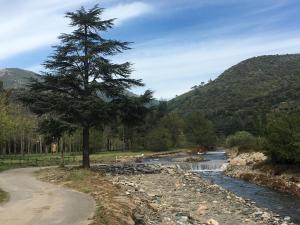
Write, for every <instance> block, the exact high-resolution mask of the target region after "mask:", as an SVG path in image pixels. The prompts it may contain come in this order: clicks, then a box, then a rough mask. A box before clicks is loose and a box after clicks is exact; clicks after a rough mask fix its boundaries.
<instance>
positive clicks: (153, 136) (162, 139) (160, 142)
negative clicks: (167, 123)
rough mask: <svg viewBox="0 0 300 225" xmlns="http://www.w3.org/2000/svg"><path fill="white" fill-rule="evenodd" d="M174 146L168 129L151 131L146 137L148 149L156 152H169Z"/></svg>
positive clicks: (161, 128) (162, 128) (158, 128)
mask: <svg viewBox="0 0 300 225" xmlns="http://www.w3.org/2000/svg"><path fill="white" fill-rule="evenodd" d="M171 145H172V141H171V135H170V133H169V131H168V129H166V128H164V127H157V128H154V129H153V130H151V131H150V132H149V133H148V134H147V137H146V148H147V149H148V150H154V151H164V150H168V149H169V148H170V147H171Z"/></svg>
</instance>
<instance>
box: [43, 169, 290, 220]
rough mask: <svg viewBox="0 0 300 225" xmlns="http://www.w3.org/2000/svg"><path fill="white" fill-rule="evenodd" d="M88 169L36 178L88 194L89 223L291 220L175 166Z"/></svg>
mask: <svg viewBox="0 0 300 225" xmlns="http://www.w3.org/2000/svg"><path fill="white" fill-rule="evenodd" d="M93 170H94V171H86V170H81V169H46V170H42V171H40V172H39V175H38V176H39V178H40V179H42V180H44V181H48V182H51V183H56V184H61V185H65V186H67V187H71V188H74V189H76V190H79V191H83V192H86V193H89V194H91V195H92V196H93V197H94V199H95V200H96V202H97V205H98V210H97V213H96V216H95V218H94V219H93V223H92V224H93V225H104V224H110V225H119V224H120V225H121V224H122V225H133V224H137V225H138V224H140V225H175V224H176V225H177V224H178V225H194V224H215V225H216V224H220V225H221V224H222V225H223V224H225V225H226V224H228V225H229V224H230V225H235V224H236V225H238V224H249V225H254V224H273V225H274V224H278V225H281V224H292V223H289V218H285V220H284V219H282V218H280V217H279V216H278V215H274V214H273V213H272V212H270V211H268V210H265V209H260V208H258V207H257V206H256V205H255V203H254V202H251V201H250V200H244V199H242V198H240V197H238V196H236V195H234V194H232V193H230V192H228V191H226V190H224V189H222V188H220V187H219V186H217V185H214V184H212V183H210V182H208V181H207V180H205V179H203V178H201V177H199V176H197V175H194V174H192V173H187V172H184V171H182V170H181V169H178V168H177V167H176V166H169V167H161V166H159V165H143V164H141V165H140V166H137V165H136V164H118V165H102V166H100V167H97V166H96V167H94V168H93ZM124 171H125V172H124Z"/></svg>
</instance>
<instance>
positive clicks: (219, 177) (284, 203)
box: [146, 151, 300, 224]
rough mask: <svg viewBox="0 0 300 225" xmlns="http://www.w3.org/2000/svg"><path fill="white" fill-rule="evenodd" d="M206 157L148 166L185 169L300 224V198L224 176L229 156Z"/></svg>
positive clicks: (165, 159) (168, 160) (159, 160)
mask: <svg viewBox="0 0 300 225" xmlns="http://www.w3.org/2000/svg"><path fill="white" fill-rule="evenodd" d="M202 156H203V157H204V158H205V160H207V161H205V162H199V163H177V159H178V158H177V157H175V158H174V157H170V156H166V157H163V158H157V159H148V160H147V161H146V163H163V164H164V163H167V164H170V163H171V164H172V163H176V164H178V165H180V167H182V169H186V170H191V171H193V172H194V173H195V174H198V175H199V176H201V177H204V178H205V179H207V180H210V181H212V182H213V183H215V184H217V185H219V186H221V187H223V188H225V189H227V190H228V191H231V192H233V193H235V194H236V195H238V196H240V197H243V198H244V199H250V200H251V201H254V202H256V205H257V206H259V207H260V208H267V209H269V210H271V211H273V212H275V213H277V214H279V215H281V216H282V217H285V216H289V217H291V220H292V221H293V222H294V223H296V224H300V198H297V197H294V196H291V195H289V194H286V193H282V192H279V191H275V190H272V189H270V188H267V187H263V186H259V185H256V184H253V183H249V182H247V181H243V180H240V179H237V178H231V177H228V176H226V175H224V174H223V172H222V171H223V170H224V168H225V166H226V163H227V160H226V154H225V152H222V151H220V152H208V153H207V154H203V155H202Z"/></svg>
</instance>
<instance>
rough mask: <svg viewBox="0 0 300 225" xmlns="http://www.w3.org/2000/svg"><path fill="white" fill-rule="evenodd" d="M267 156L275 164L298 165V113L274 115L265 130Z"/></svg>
mask: <svg viewBox="0 0 300 225" xmlns="http://www.w3.org/2000/svg"><path fill="white" fill-rule="evenodd" d="M266 140H267V142H266V145H265V148H266V150H267V154H268V155H269V156H270V158H271V160H272V161H273V162H276V163H288V164H299V163H300V113H290V114H287V113H276V114H273V115H271V116H270V117H269V120H268V124H267V130H266Z"/></svg>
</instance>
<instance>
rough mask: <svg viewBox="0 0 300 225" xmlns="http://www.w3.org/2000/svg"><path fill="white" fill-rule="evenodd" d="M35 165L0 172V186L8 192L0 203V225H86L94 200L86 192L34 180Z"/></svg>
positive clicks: (92, 210) (92, 209) (93, 206)
mask: <svg viewBox="0 0 300 225" xmlns="http://www.w3.org/2000/svg"><path fill="white" fill-rule="evenodd" d="M35 170H37V169H36V168H26V169H14V170H9V171H6V172H3V173H0V187H1V188H2V189H3V190H4V191H6V192H8V193H9V194H10V200H9V202H7V203H5V204H3V205H0V224H1V225H87V224H89V221H88V218H90V217H92V215H93V212H94V208H95V203H94V201H93V199H92V198H91V197H89V196H88V195H85V194H82V193H79V192H75V191H72V190H68V189H65V188H63V187H59V186H56V185H53V184H48V183H45V182H41V181H39V180H37V179H36V178H35V177H34V176H33V175H32V173H33V172H34V171H35Z"/></svg>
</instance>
